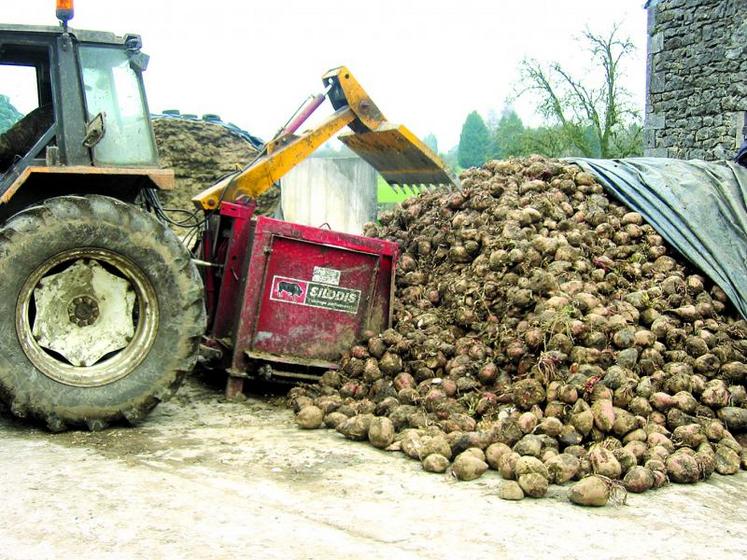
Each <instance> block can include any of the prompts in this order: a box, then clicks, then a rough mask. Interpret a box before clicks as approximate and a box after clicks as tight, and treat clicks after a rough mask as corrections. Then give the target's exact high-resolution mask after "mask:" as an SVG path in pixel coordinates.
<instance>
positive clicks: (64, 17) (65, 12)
mask: <svg viewBox="0 0 747 560" xmlns="http://www.w3.org/2000/svg"><path fill="white" fill-rule="evenodd" d="M56 15H57V19H59V20H60V23H62V25H63V26H64V27H67V22H68V21H70V20H71V19H73V15H75V10H74V9H73V0H57V10H56Z"/></svg>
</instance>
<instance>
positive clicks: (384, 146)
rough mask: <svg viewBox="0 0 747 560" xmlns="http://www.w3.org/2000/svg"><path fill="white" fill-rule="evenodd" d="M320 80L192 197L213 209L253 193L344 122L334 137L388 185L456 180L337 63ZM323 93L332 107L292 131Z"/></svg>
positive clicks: (452, 182)
mask: <svg viewBox="0 0 747 560" xmlns="http://www.w3.org/2000/svg"><path fill="white" fill-rule="evenodd" d="M322 81H323V83H324V85H325V87H326V89H325V91H324V92H323V93H321V94H319V95H317V96H315V97H312V98H310V99H309V100H308V101H307V102H306V104H305V105H304V106H302V107H301V109H299V111H298V112H297V113H296V114H295V115H294V116H293V117H292V118H291V120H290V121H289V122H288V124H287V125H286V126H285V127H283V129H282V130H281V131H280V132H279V133H278V134H277V135H276V136H275V138H273V139H272V140H271V141H269V142H268V143H267V144H265V146H264V147H263V148H262V150H260V152H259V154H258V156H257V157H256V158H255V159H254V161H252V162H251V163H250V164H249V165H247V166H246V167H244V169H242V170H241V171H238V172H237V173H235V174H233V175H229V176H228V177H225V178H224V179H222V180H221V181H219V182H218V183H216V184H215V185H213V186H212V187H210V188H209V189H207V190H205V191H203V192H201V193H200V194H198V195H197V196H196V197H194V198H193V199H192V201H193V202H194V203H195V204H196V205H197V206H198V207H199V208H202V209H203V210H206V211H209V210H215V209H217V208H218V206H219V205H220V203H221V201H227V202H232V201H234V200H236V199H238V198H241V197H249V198H257V197H258V196H259V195H261V194H262V193H263V192H265V191H266V190H267V189H269V188H270V187H271V186H272V185H273V184H275V183H276V182H277V181H278V180H280V178H281V177H282V176H283V175H285V174H286V173H288V171H290V170H291V169H292V168H293V167H295V166H296V165H297V164H299V163H301V162H302V161H303V160H304V159H306V158H307V157H309V156H310V155H311V154H312V152H314V150H316V149H317V148H318V147H319V146H321V145H322V144H324V143H325V142H326V141H327V140H329V139H330V138H332V137H333V136H334V135H335V134H337V133H338V132H339V131H340V130H341V129H343V128H344V127H346V126H348V127H349V128H350V129H351V131H350V132H348V133H346V134H344V135H341V136H340V140H341V141H342V142H344V143H345V144H346V145H347V146H348V147H349V148H350V149H351V150H353V151H354V152H355V153H356V154H358V155H359V156H360V157H361V158H363V159H364V160H366V161H367V162H368V163H370V164H371V165H372V166H373V167H374V168H375V169H376V170H377V171H378V172H379V173H380V174H381V175H382V176H383V177H384V179H385V180H386V181H387V183H389V184H390V185H392V186H393V187H397V186H400V187H405V186H408V187H413V188H419V187H427V186H452V185H453V186H456V185H458V181H457V179H456V177H455V176H454V175H453V174H452V173H451V172H450V171H449V170H448V169H447V168H446V165H445V164H444V162H443V161H441V159H440V158H439V157H438V156H437V155H436V154H434V153H433V152H432V151H431V149H430V148H428V146H426V145H425V144H424V143H423V142H421V141H420V140H419V139H418V138H417V136H415V135H414V134H413V133H412V132H410V130H409V129H407V128H406V127H405V126H404V125H395V124H392V123H390V122H388V121H387V120H386V118H385V117H384V115H383V114H382V113H381V111H380V110H379V108H378V107H377V106H376V105H375V104H374V102H373V101H371V98H370V97H369V96H368V94H367V93H366V92H365V90H364V89H363V88H362V87H361V86H360V84H359V83H358V81H357V80H356V79H355V78H354V77H353V75H352V74H351V73H350V71H349V70H348V69H347V68H346V67H344V66H341V67H340V68H335V69H334V70H330V71H329V72H327V73H326V74H325V75H324V76H323V77H322ZM327 97H329V100H330V102H331V103H332V106H333V107H334V108H335V112H334V113H333V114H332V115H330V116H329V117H328V118H327V119H326V120H325V121H324V122H322V123H321V124H320V125H318V126H317V127H316V128H314V129H312V130H309V131H307V132H304V133H303V134H301V135H299V136H297V135H295V134H294V132H295V131H296V130H297V129H298V128H299V127H300V126H301V124H303V122H304V121H305V120H306V119H307V118H308V117H309V116H310V115H311V113H313V112H314V110H316V108H318V107H319V105H321V104H322V102H323V101H324V99H326V98H327Z"/></svg>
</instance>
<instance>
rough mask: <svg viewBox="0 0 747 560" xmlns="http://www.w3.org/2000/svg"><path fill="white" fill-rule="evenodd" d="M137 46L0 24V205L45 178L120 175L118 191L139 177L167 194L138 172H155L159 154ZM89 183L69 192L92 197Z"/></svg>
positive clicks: (136, 40)
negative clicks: (51, 175)
mask: <svg viewBox="0 0 747 560" xmlns="http://www.w3.org/2000/svg"><path fill="white" fill-rule="evenodd" d="M141 46H142V42H141V39H140V36H139V35H125V36H124V37H119V36H116V35H114V34H112V33H105V32H96V31H75V30H68V29H67V27H66V26H64V27H63V26H60V27H52V26H50V27H43V26H18V25H4V24H3V25H0V84H2V85H0V174H2V175H1V177H0V203H6V202H8V201H9V200H10V198H11V197H13V198H14V199H15V197H14V194H15V192H16V191H17V190H18V189H19V188H20V187H21V184H23V183H25V182H26V181H27V180H31V179H32V177H31V175H32V174H33V173H34V172H36V173H37V174H43V173H44V172H45V171H46V172H47V174H49V172H50V171H59V172H64V171H65V170H70V169H75V170H76V173H84V174H85V173H86V172H88V173H89V174H90V172H91V168H93V167H95V168H97V170H96V171H98V172H99V173H101V172H102V169H107V170H108V171H104V173H105V174H108V175H117V174H118V172H117V169H118V170H119V174H120V175H121V174H122V172H123V169H127V170H129V171H128V172H127V173H125V175H127V176H130V180H129V181H128V180H127V179H122V180H120V181H119V184H120V185H122V184H123V183H133V182H138V181H139V179H140V176H143V175H145V176H146V177H149V178H150V179H151V180H152V183H156V184H155V186H157V187H162V188H164V187H165V188H168V186H167V185H165V184H164V181H166V182H168V178H167V177H164V176H163V175H162V174H160V175H152V174H149V173H147V172H145V170H144V169H143V168H157V167H158V154H157V151H156V146H155V139H154V136H153V130H152V126H151V121H150V114H149V111H148V104H147V101H146V97H145V90H144V87H143V79H142V72H143V71H144V70H145V68H146V67H147V64H148V56H147V55H145V54H143V53H142V52H141V50H140V49H141ZM82 168H88V170H87V171H86V170H85V169H83V170H82ZM137 169H140V171H139V172H137V171H134V170H137ZM29 170H31V171H29ZM151 175H152V176H151ZM37 179H39V178H37ZM47 179H48V178H41V179H39V180H40V181H41V182H42V183H45V182H46V181H47ZM19 181H20V183H19ZM95 182H96V181H95V179H93V180H88V181H86V180H84V181H82V183H83V184H79V185H78V187H76V189H73V190H78V189H81V188H82V189H83V191H82V192H86V189H88V190H89V191H90V190H98V189H97V188H96V185H93V184H92V183H95ZM86 183H91V185H89V186H88V187H87V186H86ZM116 183H117V181H115V188H116ZM139 186H142V184H140V185H139ZM151 186H154V185H151ZM56 189H57V191H56V192H59V182H58V185H57V187H56ZM121 194H123V193H120V195H121Z"/></svg>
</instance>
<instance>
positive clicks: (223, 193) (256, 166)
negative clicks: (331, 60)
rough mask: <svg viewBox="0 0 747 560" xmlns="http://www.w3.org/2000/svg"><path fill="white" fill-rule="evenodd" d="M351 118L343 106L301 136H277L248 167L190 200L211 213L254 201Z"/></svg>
mask: <svg viewBox="0 0 747 560" xmlns="http://www.w3.org/2000/svg"><path fill="white" fill-rule="evenodd" d="M354 119H355V114H354V113H353V111H352V110H351V109H350V108H349V107H345V108H342V109H339V110H337V111H335V113H334V114H332V115H330V116H329V118H327V119H326V120H325V121H324V122H323V123H322V124H320V125H319V126H318V127H316V128H315V129H313V130H311V131H309V132H306V133H304V134H302V135H301V136H294V135H283V136H280V137H279V138H277V139H276V140H273V141H272V142H270V143H268V144H267V147H266V149H265V153H264V154H263V155H261V156H260V157H259V158H257V159H256V160H254V161H253V162H252V163H251V164H250V165H249V166H248V167H246V168H245V169H244V170H242V171H240V172H238V173H236V174H234V175H230V176H229V177H226V178H225V179H223V180H221V181H220V182H218V183H217V184H215V185H213V186H212V187H210V188H209V189H207V190H205V191H203V192H201V193H200V194H198V195H197V196H196V197H195V198H194V199H192V200H193V202H195V203H196V204H197V205H198V206H199V207H200V208H202V209H203V210H215V209H217V208H218V205H219V204H220V202H221V201H224V200H225V201H227V202H232V201H234V200H237V199H238V198H241V197H249V198H257V197H258V196H260V195H261V194H262V193H264V192H265V191H267V190H268V189H269V188H270V187H272V185H274V184H275V183H276V182H277V181H279V180H280V178H281V177H282V176H283V175H285V174H286V173H288V171H290V170H291V169H293V168H294V167H295V166H296V165H298V164H299V163H301V162H302V161H303V160H305V159H306V158H307V157H309V156H310V155H311V154H312V153H313V152H314V150H316V149H317V148H318V147H319V146H321V145H322V144H324V143H325V142H326V141H327V140H329V139H330V138H332V137H333V136H334V135H335V134H337V133H338V132H339V131H340V130H341V129H343V128H345V127H346V126H347V125H349V124H350V123H351V122H352V121H353V120H354Z"/></svg>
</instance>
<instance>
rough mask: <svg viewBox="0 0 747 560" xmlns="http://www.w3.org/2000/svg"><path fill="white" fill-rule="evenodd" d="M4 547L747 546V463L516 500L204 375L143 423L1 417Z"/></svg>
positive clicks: (717, 552)
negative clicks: (226, 397)
mask: <svg viewBox="0 0 747 560" xmlns="http://www.w3.org/2000/svg"><path fill="white" fill-rule="evenodd" d="M0 445H1V446H2V450H3V452H2V453H1V454H0V501H1V503H2V515H0V558H3V559H25V558H29V559H31V558H33V559H39V558H81V559H85V558H96V559H103V558H128V559H129V558H134V559H138V558H147V559H154V558H238V557H243V558H262V559H273V558H283V559H285V560H287V559H296V558H310V559H311V558H313V559H319V558H329V559H335V558H366V559H377V558H382V559H383V558H386V559H398V558H428V559H439V558H444V559H458V558H465V559H466V558H469V559H474V558H517V559H518V558H522V559H524V558H547V557H550V555H553V557H555V558H583V559H585V560H590V559H594V558H654V557H656V558H719V559H726V558H745V555H746V554H747V507H746V506H747V473H744V472H742V473H740V474H739V475H736V476H731V477H723V476H718V475H714V476H713V477H712V478H711V479H710V480H709V481H708V482H705V483H701V484H696V485H693V486H671V487H667V488H663V489H661V490H658V491H655V492H649V493H646V494H643V495H630V496H628V500H627V505H620V506H608V507H605V508H601V509H585V508H581V507H577V506H574V505H572V504H570V503H569V502H568V501H567V499H566V491H567V489H566V488H560V487H551V492H550V495H549V497H547V498H545V499H541V500H532V499H525V500H523V501H521V502H506V501H503V500H500V499H499V498H498V497H497V489H498V486H499V485H500V477H499V475H498V474H497V473H495V472H492V471H491V472H489V473H488V474H486V475H485V476H483V477H482V478H481V479H478V480H476V481H473V482H456V481H455V480H453V479H451V478H449V477H448V476H445V475H433V474H427V473H425V472H423V471H422V470H421V468H420V465H419V463H417V462H416V461H411V460H409V459H407V458H405V456H404V455H402V454H399V453H394V454H393V453H387V452H384V451H379V450H376V449H374V448H373V447H371V446H369V445H365V444H360V443H354V442H350V441H346V440H344V439H343V438H342V437H341V436H339V435H338V434H337V433H335V432H332V431H324V430H317V431H313V432H307V431H301V430H298V429H296V428H295V426H294V425H293V421H292V415H291V413H290V412H289V411H288V410H286V409H284V408H282V407H280V406H277V405H273V404H271V403H269V402H266V401H265V400H260V399H249V400H247V401H245V402H230V403H229V402H224V401H223V399H222V398H221V395H220V392H219V391H218V390H216V389H212V388H208V387H205V386H204V385H201V384H200V383H198V382H196V381H189V382H188V383H187V384H186V386H185V387H184V388H182V389H181V390H180V392H179V394H178V395H177V396H176V398H175V399H174V400H172V401H171V402H169V403H166V404H164V405H161V406H160V407H158V408H157V409H156V410H155V411H154V413H153V414H152V415H151V416H150V417H149V418H148V419H147V420H146V421H145V422H144V423H143V424H142V425H141V426H140V427H137V428H116V429H111V430H107V431H104V432H97V433H87V432H71V433H63V434H49V433H46V432H44V431H41V430H39V429H35V428H30V427H28V426H27V425H22V424H19V423H17V422H15V421H13V420H10V419H8V418H0Z"/></svg>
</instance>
